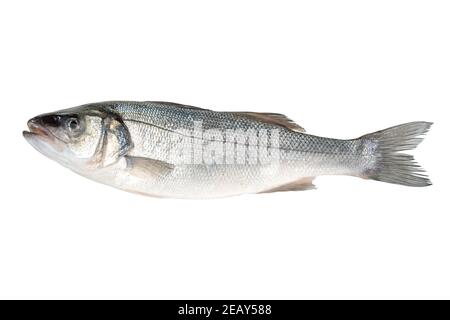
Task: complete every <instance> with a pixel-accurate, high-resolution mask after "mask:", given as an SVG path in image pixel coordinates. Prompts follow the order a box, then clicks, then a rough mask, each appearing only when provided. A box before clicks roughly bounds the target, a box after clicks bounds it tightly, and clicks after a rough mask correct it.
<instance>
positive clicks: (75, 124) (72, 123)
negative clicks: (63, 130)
mask: <svg viewBox="0 0 450 320" xmlns="http://www.w3.org/2000/svg"><path fill="white" fill-rule="evenodd" d="M67 127H68V128H69V130H70V131H77V130H78V129H79V128H80V122H79V121H78V119H77V118H70V119H68V120H67Z"/></svg>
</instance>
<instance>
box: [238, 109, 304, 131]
mask: <svg viewBox="0 0 450 320" xmlns="http://www.w3.org/2000/svg"><path fill="white" fill-rule="evenodd" d="M232 113H233V114H235V115H238V116H243V117H247V118H250V119H254V120H258V121H261V122H265V123H269V124H273V125H277V126H281V127H284V128H286V129H289V130H292V131H295V132H305V129H303V128H302V127H301V126H299V125H298V124H297V123H295V122H294V121H293V120H291V119H289V118H288V117H286V116H285V115H284V114H281V113H266V112H232Z"/></svg>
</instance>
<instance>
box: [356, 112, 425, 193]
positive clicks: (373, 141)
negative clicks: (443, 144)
mask: <svg viewBox="0 0 450 320" xmlns="http://www.w3.org/2000/svg"><path fill="white" fill-rule="evenodd" d="M431 125H432V123H431V122H422V121H421V122H410V123H405V124H401V125H399V126H395V127H392V128H388V129H385V130H381V131H377V132H374V133H371V134H367V135H364V136H362V137H361V139H363V140H365V145H366V146H367V145H369V146H372V147H370V149H372V152H373V153H374V156H375V161H374V162H373V164H372V165H371V168H369V169H368V170H367V171H366V172H365V173H364V176H365V177H367V178H369V179H373V180H378V181H384V182H388V183H395V184H401V185H405V186H411V187H425V186H429V185H431V181H430V180H429V179H428V177H427V176H426V174H424V172H425V170H424V169H422V168H421V167H420V166H419V165H418V164H417V162H415V161H414V157H413V156H411V155H408V154H405V153H399V151H405V150H412V149H414V148H416V147H417V145H418V144H419V143H421V142H422V140H423V137H421V136H422V135H424V134H425V133H427V132H428V130H429V129H430V127H431ZM372 152H371V153H372Z"/></svg>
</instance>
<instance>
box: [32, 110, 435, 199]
mask: <svg viewBox="0 0 450 320" xmlns="http://www.w3.org/2000/svg"><path fill="white" fill-rule="evenodd" d="M431 125H432V123H430V122H411V123H406V124H402V125H398V126H395V127H391V128H388V129H385V130H381V131H378V132H375V133H371V134H367V135H364V136H362V137H360V138H357V139H350V140H341V139H330V138H324V137H319V136H314V135H310V134H306V133H305V130H304V129H303V128H302V127H300V126H299V125H298V124H296V123H295V122H293V121H292V120H290V119H289V118H287V117H286V116H284V115H282V114H278V113H257V112H216V111H212V110H208V109H201V108H197V107H192V106H187V105H180V104H175V103H169V102H128V101H113V102H102V103H93V104H87V105H83V106H80V107H75V108H71V109H65V110H62V111H57V112H53V113H47V114H43V115H40V116H37V117H35V118H32V119H31V120H29V121H28V127H29V131H24V133H23V135H24V137H25V139H26V140H27V141H28V142H29V143H30V144H31V145H32V146H33V147H34V148H35V149H37V150H38V151H39V152H41V153H42V154H44V155H45V156H47V157H49V158H51V159H53V160H55V161H56V162H58V163H60V164H61V165H63V166H65V167H67V168H69V169H71V170H72V171H74V172H76V173H78V174H80V175H82V176H84V177H87V178H89V179H92V180H94V181H97V182H100V183H103V184H106V185H110V186H113V187H116V188H119V189H122V190H126V191H130V192H135V193H139V194H145V195H150V196H155V197H165V198H217V197H226V196H234V195H239V194H246V193H267V192H278V191H291V190H308V189H313V188H314V187H315V186H314V185H313V183H312V182H313V179H314V178H315V177H317V176H321V175H350V176H356V177H360V178H365V179H372V180H378V181H383V182H389V183H395V184H400V185H405V186H414V187H424V186H428V185H431V182H430V180H429V179H428V178H427V176H426V175H425V174H424V170H423V169H422V168H421V167H420V166H419V165H418V164H417V163H416V162H414V158H413V157H412V156H411V155H408V154H405V153H402V151H405V150H410V149H414V148H415V147H416V146H417V145H418V144H419V143H420V142H421V141H422V139H423V138H422V136H423V135H424V134H425V133H426V132H427V131H428V130H429V128H430V126H431Z"/></svg>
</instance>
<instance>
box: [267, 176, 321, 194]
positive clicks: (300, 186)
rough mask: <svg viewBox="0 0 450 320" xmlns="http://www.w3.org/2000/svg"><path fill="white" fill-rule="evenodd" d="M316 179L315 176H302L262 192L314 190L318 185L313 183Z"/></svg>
mask: <svg viewBox="0 0 450 320" xmlns="http://www.w3.org/2000/svg"><path fill="white" fill-rule="evenodd" d="M314 179H315V177H306V178H301V179H299V180H295V181H292V182H289V183H286V184H283V185H281V186H278V187H275V188H272V189H269V190H266V191H263V192H260V193H272V192H285V191H305V190H313V189H316V186H315V185H314V184H313V183H312V182H313V180H314Z"/></svg>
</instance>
